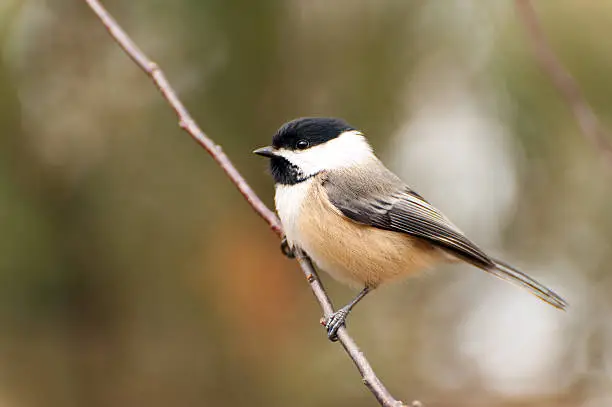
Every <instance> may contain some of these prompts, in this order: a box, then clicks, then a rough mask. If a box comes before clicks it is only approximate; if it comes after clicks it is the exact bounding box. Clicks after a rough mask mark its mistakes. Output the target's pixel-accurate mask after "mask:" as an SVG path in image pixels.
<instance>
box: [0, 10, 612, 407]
mask: <svg viewBox="0 0 612 407" xmlns="http://www.w3.org/2000/svg"><path fill="white" fill-rule="evenodd" d="M104 3H105V5H106V6H107V7H108V9H109V11H110V12H111V13H113V14H114V15H115V17H116V18H117V19H118V21H119V22H120V23H121V24H122V25H123V26H124V28H125V29H126V30H127V31H128V33H129V34H130V35H132V36H133V38H134V39H135V40H136V42H137V43H138V44H140V46H141V47H142V48H143V50H144V51H145V52H146V53H147V54H149V55H150V56H151V57H152V58H153V59H154V60H155V61H156V62H158V63H159V64H160V65H161V66H162V67H163V69H164V70H165V71H166V74H167V75H168V77H169V79H170V81H171V82H172V84H173V85H174V86H175V87H176V89H177V90H178V92H179V94H180V96H181V97H182V98H183V101H184V102H185V103H186V104H187V106H188V108H189V109H190V111H191V112H192V113H193V115H194V118H195V119H196V120H197V121H198V122H199V123H200V124H201V126H202V128H203V129H204V131H206V132H207V133H208V134H209V135H210V136H211V137H213V138H214V140H215V141H216V142H217V143H219V144H221V145H222V146H223V148H224V150H225V151H226V152H227V153H228V155H229V156H230V157H231V158H232V160H233V161H234V163H235V164H236V166H237V167H238V169H239V170H240V171H242V173H243V174H244V175H245V176H246V178H247V180H248V181H249V182H250V183H251V185H252V186H253V187H254V188H255V190H256V191H257V192H258V193H259V194H260V195H261V197H262V198H263V199H264V201H265V202H266V203H268V204H269V205H272V204H273V198H272V197H273V186H272V181H271V179H270V177H269V176H268V175H267V173H266V162H265V160H262V159H260V158H258V157H256V156H254V155H252V154H251V151H252V150H253V149H254V148H256V147H259V146H262V145H266V144H268V143H269V141H270V139H271V137H272V135H273V133H274V132H275V130H276V129H277V128H278V127H279V126H280V125H281V124H282V123H283V122H285V121H287V120H290V119H292V118H295V117H299V116H307V115H324V116H340V117H343V118H345V119H347V120H348V121H349V122H350V123H351V124H353V125H355V126H356V127H359V128H361V129H363V131H364V132H365V133H366V134H367V135H368V136H369V137H370V140H371V141H372V144H373V145H374V147H375V149H376V151H377V153H378V155H379V156H380V157H381V158H382V159H383V160H384V161H385V162H386V163H388V165H389V167H390V168H392V169H393V170H394V171H396V172H398V173H399V174H400V175H401V176H402V177H403V178H404V179H405V180H406V181H407V182H408V183H409V184H410V185H411V186H412V187H414V188H415V189H416V190H417V191H419V192H420V193H421V194H423V195H424V196H425V197H427V198H428V199H429V200H430V201H431V202H432V203H433V204H435V205H436V206H438V207H439V208H440V209H442V210H443V211H444V212H445V213H446V214H447V215H448V216H449V217H450V218H451V219H453V221H454V223H456V224H457V225H458V226H459V227H460V228H462V229H463V230H464V231H465V232H466V233H467V234H468V235H469V236H471V237H472V239H473V240H474V241H475V242H477V243H479V244H480V245H481V246H482V247H483V248H484V249H486V250H488V251H490V252H491V253H492V254H494V255H495V256H497V257H500V258H503V259H505V260H506V261H508V262H511V263H513V264H515V265H516V266H517V267H519V268H521V269H522V270H524V271H526V272H528V273H530V274H531V275H532V276H534V277H536V278H538V279H540V280H541V281H542V282H544V283H545V284H547V285H548V286H550V287H552V288H554V289H555V290H556V291H558V292H559V293H560V294H562V295H563V296H564V297H565V298H566V299H567V300H568V301H569V302H570V305H571V306H570V308H569V310H568V312H566V313H563V312H559V311H556V310H555V309H553V308H552V307H549V306H547V305H545V304H543V303H541V302H539V301H538V300H537V299H535V298H533V297H531V296H530V295H529V294H527V293H525V292H524V291H522V290H519V289H517V288H515V287H512V286H511V285H509V284H506V283H503V282H500V281H498V280H496V279H494V278H491V277H489V276H487V275H485V274H484V273H482V272H480V271H478V270H476V269H474V268H470V267H467V266H466V267H462V266H459V265H456V266H449V267H443V268H436V269H434V270H431V271H430V272H428V273H425V274H424V275H422V276H420V277H415V278H412V279H410V280H408V281H406V282H404V283H400V284H397V285H394V286H389V287H383V288H381V289H380V290H377V292H376V293H375V294H373V295H372V296H371V297H369V298H367V299H366V300H365V302H364V303H363V304H360V305H359V306H358V307H357V309H356V312H355V313H354V314H353V315H352V317H351V318H350V320H349V330H350V332H351V334H353V335H354V337H355V338H356V340H357V342H358V343H359V345H360V346H361V347H362V349H363V351H364V352H365V353H366V355H367V356H368V358H369V359H370V361H371V363H372V364H373V366H374V368H375V369H376V371H377V373H378V374H379V376H380V377H381V378H382V380H383V381H384V382H385V383H386V385H387V386H388V387H389V389H390V391H391V392H392V393H393V394H394V395H395V396H396V397H398V398H400V399H402V400H405V401H411V400H413V399H419V400H421V401H422V402H424V403H425V405H426V406H428V407H429V406H431V407H446V406H448V407H461V406H465V407H468V406H469V407H476V406H483V407H484V406H487V407H497V406H513V407H518V406H520V407H531V406H538V407H548V406H550V407H565V406H567V407H574V406H581V407H582V406H584V407H599V406H610V405H612V296H611V295H610V292H611V289H612V274H611V273H610V270H609V263H610V261H612V250H611V247H612V212H611V208H612V184H611V180H612V171H611V170H610V168H609V167H606V166H605V165H603V164H602V161H601V159H600V157H601V155H600V152H598V151H596V150H595V149H594V148H593V146H592V145H591V144H588V143H587V142H586V140H585V139H584V137H583V135H582V134H581V133H580V131H579V129H578V127H577V125H576V123H575V120H574V118H573V116H572V114H571V112H570V110H569V109H568V107H567V106H566V105H565V104H564V102H563V101H562V100H561V99H560V98H559V96H558V93H557V91H556V90H555V89H554V88H553V87H552V85H551V83H550V80H549V78H548V77H546V76H545V75H543V74H542V72H541V71H540V70H539V68H538V66H537V65H536V63H535V59H534V56H533V53H532V49H531V45H530V43H529V40H528V38H527V36H526V34H525V30H524V27H523V26H522V25H521V24H520V23H519V20H517V16H516V13H515V9H514V5H513V2H512V1H510V0H499V1H489V2H484V1H473V0H472V1H470V0H465V1H459V0H454V1H450V0H449V1H447V0H430V1H416V0H412V1H399V0H359V1H349V0H339V1H322V0H284V1H281V0H259V1H257V2H252V1H246V0H234V1H221V0H174V1H167V0H166V1H161V0H155V1H154V0H149V1H121V0H107V1H105V2H104ZM534 3H536V4H535V6H536V11H537V13H538V14H539V17H540V19H541V22H542V25H543V28H544V30H545V32H546V33H547V35H548V36H549V38H550V41H551V44H552V46H553V47H554V49H555V51H556V52H557V53H558V55H559V57H560V59H561V60H562V62H563V63H564V64H565V65H566V67H567V68H568V69H569V70H570V71H571V72H572V74H573V75H574V76H575V78H576V80H577V81H578V83H580V85H581V87H582V89H583V90H584V93H585V96H586V98H587V99H588V100H589V101H590V102H591V103H592V105H593V107H594V110H595V111H596V113H597V114H598V115H599V117H600V119H601V121H602V123H603V125H604V127H606V128H608V129H612V97H611V96H610V95H612V75H610V72H611V70H612V49H611V48H610V46H609V41H608V40H607V38H609V37H610V35H611V34H612V32H611V27H612V2H607V1H596V0H591V1H580V2H576V1H570V0H558V1H555V2H550V1H534ZM278 246H279V241H278V239H277V238H276V237H275V236H274V235H273V234H272V233H271V232H270V231H269V230H268V228H267V226H266V224H265V223H264V222H263V221H262V220H261V219H260V218H259V217H258V216H257V215H256V214H255V213H254V212H253V211H252V210H251V208H250V207H249V206H248V205H247V204H246V202H245V201H244V199H243V198H242V197H241V196H240V194H239V193H238V192H237V190H236V189H235V187H234V186H233V185H231V184H230V183H229V182H228V180H227V179H226V177H225V175H224V174H223V172H222V171H221V170H220V169H219V168H218V167H217V165H216V164H215V163H214V162H213V160H212V159H211V158H210V157H209V156H208V155H207V154H206V153H205V152H204V151H203V150H202V149H201V148H200V147H199V146H198V145H197V144H196V143H194V142H193V141H192V140H191V139H190V138H189V136H187V135H186V134H185V133H183V132H181V130H180V129H179V128H178V126H177V119H176V117H175V116H174V114H173V112H172V111H171V110H170V109H169V108H168V106H167V105H166V103H165V101H164V100H163V99H162V98H161V97H160V95H159V94H158V92H157V90H156V89H155V87H154V86H153V85H152V84H151V82H150V81H149V79H148V78H147V77H146V76H145V75H144V74H143V73H142V72H141V71H140V70H139V69H138V68H137V67H136V66H135V65H134V64H133V63H132V62H131V61H130V60H129V59H128V58H127V57H126V56H125V55H124V54H123V53H122V51H121V50H120V49H119V48H118V47H117V45H116V44H115V43H114V42H113V41H112V40H111V38H110V37H109V36H108V34H107V33H106V31H105V30H104V28H103V27H102V26H101V24H100V23H99V21H98V20H96V18H95V17H94V15H93V13H92V12H91V11H90V10H89V9H88V8H87V6H86V4H85V2H83V1H75V0H54V1H45V0H2V1H1V2H0V406H2V407H5V406H6V407H38V406H45V407H55V406H58V407H59V406H62V407H72V406H75V407H76V406H88V407H97V406H113V407H119V406H138V405H141V406H147V407H162V406H163V407H166V406H179V405H180V406H194V407H195V406H236V405H252V406H284V405H287V404H291V405H292V406H296V407H299V406H330V407H331V406H373V405H376V402H375V400H374V398H373V397H372V395H371V394H370V393H369V392H368V391H367V390H366V388H365V387H364V386H363V385H362V384H361V383H360V380H359V376H358V374H357V372H356V370H355V369H354V367H353V365H352V363H351V361H350V360H349V359H348V358H347V356H346V355H345V354H344V352H343V351H342V350H341V348H340V347H339V346H338V345H337V344H331V343H330V342H329V341H328V340H327V339H326V336H325V334H324V331H323V329H322V328H321V327H320V326H319V322H318V321H319V318H320V316H321V311H320V309H319V307H318V304H317V303H316V302H315V300H314V299H313V296H312V294H311V292H310V289H309V287H308V284H307V283H306V282H305V281H304V279H303V276H302V274H301V273H300V271H299V270H298V268H297V266H296V263H295V262H293V261H290V260H287V259H285V258H283V257H282V256H281V254H280V252H279V249H278ZM323 279H324V283H325V284H326V286H327V288H328V291H329V293H330V295H331V296H332V299H333V300H334V301H335V304H337V305H339V304H344V303H345V302H346V301H348V300H349V299H350V298H351V297H352V296H353V295H354V293H355V290H351V289H350V288H346V287H344V286H341V285H339V284H338V283H336V282H333V281H331V280H330V278H329V277H328V276H326V275H324V274H323Z"/></svg>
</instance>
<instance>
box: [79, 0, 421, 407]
mask: <svg viewBox="0 0 612 407" xmlns="http://www.w3.org/2000/svg"><path fill="white" fill-rule="evenodd" d="M85 1H86V2H87V4H88V5H89V7H91V9H92V10H93V11H94V13H95V14H96V15H97V16H98V18H99V19H100V20H101V21H102V24H104V26H105V27H106V29H107V30H108V32H109V33H110V35H111V36H112V37H113V39H114V40H115V41H116V42H117V43H118V44H119V46H120V47H121V48H122V49H123V51H125V53H126V54H128V56H129V57H130V58H132V60H133V61H134V62H135V63H136V64H137V65H138V66H139V67H140V68H141V69H142V70H143V71H145V72H146V73H147V75H148V76H150V77H151V79H152V80H153V82H154V83H155V85H156V86H157V88H158V89H159V90H160V91H161V93H162V95H163V96H164V98H165V99H166V101H167V102H168V104H169V105H170V106H171V107H172V108H173V109H174V111H175V112H176V115H177V116H178V119H179V125H180V127H181V128H182V129H183V130H185V131H186V132H187V133H189V134H190V135H191V137H192V138H193V139H195V140H196V141H197V142H198V143H199V144H200V145H201V146H202V147H204V149H205V150H206V151H207V152H208V153H209V154H210V155H211V156H212V157H213V158H214V160H215V161H216V162H217V163H218V164H219V166H221V168H223V170H224V171H225V173H226V174H227V176H228V177H229V178H230V180H231V181H232V182H233V183H234V185H236V187H237V188H238V190H239V191H240V193H242V195H243V196H244V198H245V199H246V200H247V202H249V204H251V206H252V207H253V209H254V210H255V212H257V213H258V214H259V215H260V216H261V217H262V218H263V219H264V220H265V221H266V222H267V223H268V225H269V226H270V228H271V229H272V230H273V231H274V232H275V233H276V234H277V235H278V236H279V237H280V236H282V235H283V230H282V227H281V224H280V221H279V220H278V218H277V217H276V215H275V214H274V212H272V211H271V210H270V209H268V207H267V206H266V205H265V204H264V203H263V202H262V201H261V199H259V197H258V196H257V195H256V194H255V192H254V191H253V190H252V189H251V187H250V186H249V185H248V184H247V182H246V180H245V179H244V178H243V177H242V175H240V173H239V172H238V170H237V169H236V167H234V165H233V164H232V163H231V161H230V159H229V158H228V157H227V156H226V155H225V153H223V151H222V150H221V147H220V146H218V145H217V144H215V143H214V142H213V141H212V140H211V139H210V138H209V137H208V136H207V135H206V134H205V133H204V132H203V131H202V130H201V129H200V127H199V126H198V125H197V124H196V122H195V121H194V120H193V118H192V117H191V115H190V114H189V112H188V111H187V109H186V108H185V106H184V105H183V103H182V102H181V101H180V99H179V98H178V96H177V95H176V92H175V91H174V89H173V88H172V86H171V85H170V83H169V82H168V80H167V79H166V76H165V75H164V73H163V72H162V71H161V69H160V68H159V67H158V66H157V64H156V63H155V62H153V61H151V60H150V59H149V58H148V57H147V56H146V55H145V54H144V53H143V52H142V51H141V50H140V49H139V48H138V46H137V45H136V44H135V43H134V42H133V41H132V39H131V38H130V37H129V36H128V35H127V34H126V33H125V31H123V29H122V28H121V26H119V24H118V23H117V22H116V21H115V19H114V18H113V17H112V16H111V15H110V14H109V13H108V12H107V11H106V9H105V8H104V7H103V6H102V4H100V2H99V1H98V0H85ZM297 254H298V255H297V256H296V257H297V260H298V262H299V264H300V266H301V268H302V271H303V272H304V275H305V276H306V279H307V280H308V282H309V284H310V288H311V289H312V291H313V293H314V295H315V297H316V298H317V300H318V301H319V304H320V305H321V308H322V309H323V315H324V316H325V317H328V316H330V315H331V314H332V313H333V306H332V303H331V301H330V299H329V297H328V296H327V293H326V292H325V290H324V288H323V285H322V284H321V281H320V280H319V277H318V275H317V273H316V271H315V268H314V266H313V264H312V262H311V261H310V259H309V258H308V257H307V256H306V255H305V254H304V253H303V252H300V253H297ZM338 339H339V342H340V343H341V344H342V346H343V347H344V349H345V351H346V352H347V354H348V355H349V356H350V358H351V359H352V360H353V362H354V363H355V366H357V369H358V370H359V373H361V377H362V379H363V382H364V384H365V385H366V386H367V387H368V389H370V391H371V392H372V394H374V397H376V399H377V400H378V402H379V403H380V404H381V405H382V406H384V407H401V406H404V404H403V403H402V402H401V401H399V400H396V399H395V398H394V397H393V396H392V395H391V394H390V393H389V391H388V390H387V389H386V388H385V386H384V385H383V383H382V382H381V381H380V379H379V378H378V377H377V376H376V374H375V373H374V370H373V369H372V366H370V363H369V362H368V360H367V359H366V358H365V356H364V355H363V353H362V352H361V351H360V350H359V347H358V346H357V344H356V343H355V341H354V340H353V339H352V338H351V336H350V335H349V334H348V333H347V332H346V329H344V328H340V330H339V331H338ZM415 403H418V402H415ZM413 405H415V404H414V403H413Z"/></svg>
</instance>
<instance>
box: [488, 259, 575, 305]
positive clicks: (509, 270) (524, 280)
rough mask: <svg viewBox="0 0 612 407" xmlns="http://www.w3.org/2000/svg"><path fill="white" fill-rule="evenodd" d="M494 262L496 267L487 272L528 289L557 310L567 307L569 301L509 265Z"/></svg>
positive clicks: (497, 261)
mask: <svg viewBox="0 0 612 407" xmlns="http://www.w3.org/2000/svg"><path fill="white" fill-rule="evenodd" d="M492 260H493V261H494V262H495V267H494V268H490V269H488V270H486V271H487V272H489V273H491V274H493V275H494V276H496V277H498V278H501V279H502V280H506V281H508V282H510V283H513V284H516V285H518V286H520V287H523V288H526V289H527V290H529V292H530V293H531V294H533V295H535V296H536V297H538V298H539V299H541V300H542V301H546V302H547V303H549V304H550V305H552V306H553V307H555V308H558V309H561V310H565V308H566V307H567V301H565V300H564V299H563V298H561V297H560V296H559V295H558V294H557V293H555V292H554V291H552V290H551V289H549V288H547V287H545V286H544V285H542V284H540V283H538V282H537V281H536V280H534V279H533V278H531V277H529V276H528V275H527V274H525V273H522V272H520V271H518V270H517V269H515V268H514V267H512V266H510V265H509V264H506V263H504V262H502V261H499V260H495V259H492Z"/></svg>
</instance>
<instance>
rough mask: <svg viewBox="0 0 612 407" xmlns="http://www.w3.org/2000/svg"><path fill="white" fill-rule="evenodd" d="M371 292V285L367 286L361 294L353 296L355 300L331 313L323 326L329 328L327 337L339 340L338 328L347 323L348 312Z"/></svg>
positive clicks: (334, 340)
mask: <svg viewBox="0 0 612 407" xmlns="http://www.w3.org/2000/svg"><path fill="white" fill-rule="evenodd" d="M369 292H370V287H365V288H364V289H363V290H361V291H360V292H359V294H357V296H356V297H355V298H353V301H351V302H349V303H348V304H347V305H345V306H344V307H342V308H340V309H339V310H338V311H336V312H334V313H333V314H331V315H330V316H329V318H327V319H326V320H325V322H324V324H323V326H325V328H327V337H328V338H329V340H330V341H332V342H336V341H337V340H338V335H337V334H338V329H340V327H341V326H343V325H344V324H345V323H346V317H348V314H349V312H351V310H352V309H353V307H354V306H355V305H357V303H358V302H359V301H361V300H362V299H363V297H365V296H366V294H367V293H369Z"/></svg>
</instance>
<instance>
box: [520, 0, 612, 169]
mask: <svg viewBox="0 0 612 407" xmlns="http://www.w3.org/2000/svg"><path fill="white" fill-rule="evenodd" d="M515 4H516V10H517V14H518V17H519V19H520V20H521V22H522V23H523V25H524V26H525V30H526V31H527V34H528V36H529V40H530V42H531V45H532V48H533V51H534V53H535V57H536V60H537V61H538V64H539V65H540V68H541V69H542V70H543V71H544V72H545V73H546V74H547V75H548V76H549V77H550V80H551V81H552V83H553V85H554V86H555V87H556V88H557V90H558V91H559V93H560V94H561V96H562V97H563V98H564V99H565V102H566V103H567V105H568V106H569V107H570V109H571V110H572V112H573V113H574V117H575V118H576V121H577V122H578V125H579V126H580V129H581V130H582V134H583V135H584V137H585V138H586V139H587V141H588V142H589V143H591V144H592V145H593V146H594V147H595V148H596V149H598V150H599V151H600V153H601V156H602V159H603V160H604V162H605V163H606V164H607V165H608V166H609V167H610V168H612V144H611V143H612V137H611V136H610V134H609V133H608V132H607V131H606V130H605V129H604V128H603V127H602V125H601V123H600V121H599V119H598V118H597V115H596V114H595V113H594V112H593V109H592V108H591V106H590V105H589V103H588V102H587V101H586V99H585V98H584V96H583V95H582V92H581V91H580V87H579V86H578V84H577V83H576V81H575V80H574V78H573V77H572V75H571V74H570V73H569V72H568V70H567V69H565V67H564V66H563V64H562V63H561V61H560V60H559V58H557V56H556V55H555V53H554V51H553V50H552V47H551V46H550V44H549V42H548V40H547V39H546V36H545V35H544V32H543V31H542V28H541V26H540V22H539V21H538V16H537V14H536V12H535V10H534V8H533V5H532V4H531V0H516V2H515Z"/></svg>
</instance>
